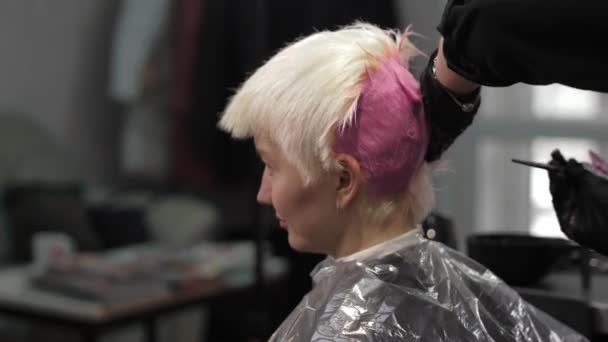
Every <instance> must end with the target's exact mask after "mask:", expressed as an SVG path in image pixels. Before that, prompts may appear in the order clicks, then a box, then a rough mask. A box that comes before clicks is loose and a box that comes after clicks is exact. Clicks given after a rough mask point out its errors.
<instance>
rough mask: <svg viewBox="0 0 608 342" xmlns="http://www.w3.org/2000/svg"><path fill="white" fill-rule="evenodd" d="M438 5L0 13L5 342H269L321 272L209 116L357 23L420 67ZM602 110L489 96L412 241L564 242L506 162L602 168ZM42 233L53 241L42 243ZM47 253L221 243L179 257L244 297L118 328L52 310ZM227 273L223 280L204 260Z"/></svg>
mask: <svg viewBox="0 0 608 342" xmlns="http://www.w3.org/2000/svg"><path fill="white" fill-rule="evenodd" d="M444 5H445V1H443V0H395V1H389V0H376V1H369V0H368V1H364V0H332V1H320V0H305V1H279V0H248V1H245V0H87V1H79V0H56V1H44V0H5V1H2V2H0V46H1V47H2V53H1V54H0V75H2V77H0V191H1V193H2V199H3V202H2V203H3V206H2V208H1V209H0V264H2V265H3V269H4V271H0V312H2V313H3V314H4V315H5V316H0V317H1V320H0V336H3V337H2V340H3V341H12V340H14V341H51V340H61V341H65V340H66V339H68V338H72V339H73V340H79V339H81V338H84V339H90V340H104V339H108V340H118V339H122V340H124V341H140V340H168V339H176V338H178V339H179V340H180V341H240V340H243V341H249V340H264V339H267V338H268V336H269V333H270V332H272V331H273V329H274V328H275V327H276V326H277V324H278V323H280V322H281V320H282V318H284V317H285V316H286V315H287V313H288V312H289V311H290V309H291V308H292V307H293V306H294V305H295V304H296V303H297V302H298V301H299V299H300V298H301V297H302V295H303V294H304V293H305V292H306V291H307V290H308V289H309V288H310V280H309V276H308V274H309V272H310V271H311V270H312V267H313V266H314V265H315V264H316V263H317V262H318V261H320V260H321V258H322V257H321V256H315V255H298V254H295V253H293V252H291V251H290V249H289V247H288V246H287V244H286V237H285V235H284V232H282V231H279V230H278V229H275V228H276V227H275V226H276V223H275V222H273V213H272V212H271V213H268V211H264V210H263V209H261V208H259V207H258V206H257V204H256V203H255V194H256V191H257V186H258V182H259V175H260V165H259V162H258V161H257V159H256V156H255V153H254V150H253V146H252V144H251V142H237V141H233V140H231V139H230V138H229V137H228V136H227V135H226V134H225V133H222V132H220V131H218V130H217V129H216V123H217V118H218V114H219V113H220V112H221V111H222V109H223V108H224V106H225V104H226V101H227V99H228V97H229V96H230V95H231V94H232V93H233V91H234V89H235V88H236V87H237V86H238V85H239V84H240V83H241V82H242V81H244V79H245V78H246V76H247V75H248V74H249V73H251V72H252V71H254V70H255V69H256V68H257V67H258V66H260V65H261V64H262V63H263V61H264V60H265V59H267V58H268V57H270V56H271V55H272V54H273V53H274V52H276V51H277V49H279V48H281V47H282V46H284V45H285V44H287V43H288V42H290V41H293V40H294V39H295V38H297V37H299V36H302V35H305V34H309V33H311V32H313V31H314V30H321V29H327V28H336V27H338V26H341V25H345V24H350V23H352V22H354V21H355V20H357V19H359V20H364V21H370V22H373V23H376V24H378V25H381V26H383V27H387V28H404V27H405V26H406V25H410V24H411V25H412V29H413V30H414V31H415V32H417V33H419V34H420V35H421V37H416V38H414V39H415V43H416V44H417V45H418V46H419V47H420V48H421V50H423V51H424V52H426V53H427V54H430V53H431V52H432V51H433V49H434V48H435V47H436V44H437V41H438V38H439V37H438V34H437V32H436V29H435V27H436V25H437V24H438V22H439V18H440V16H441V12H442V10H443V6H444ZM426 62H427V60H426V59H425V58H424V57H420V58H418V59H417V60H416V61H415V63H414V65H413V67H412V70H413V71H414V72H415V73H416V74H419V73H420V72H422V70H423V68H424V66H425V65H426ZM607 108H608V97H607V96H605V95H602V94H599V93H594V92H588V91H581V90H575V89H572V88H567V87H564V86H559V85H550V86H544V87H532V86H514V87H510V88H507V89H490V88H486V89H484V90H483V92H482V107H481V109H480V111H479V114H478V116H477V119H476V122H475V124H474V125H473V126H472V128H471V129H469V130H468V131H467V132H466V133H465V134H464V135H463V136H462V137H461V138H459V139H458V141H457V143H456V144H455V146H453V148H451V149H450V150H449V152H448V153H447V154H446V155H445V157H444V161H443V164H442V167H441V168H440V170H439V171H438V172H437V174H436V193H437V199H438V203H437V208H436V211H435V212H434V213H433V217H431V218H430V220H427V222H426V226H432V227H435V226H437V225H438V224H441V222H443V223H445V224H442V225H444V226H445V227H446V228H445V230H441V229H440V228H439V227H435V228H437V229H438V231H441V232H445V231H447V233H441V234H440V237H442V236H443V237H445V241H444V242H446V243H448V244H449V245H451V246H452V247H455V248H458V249H460V250H462V251H463V252H464V251H466V248H465V246H466V241H467V238H468V237H470V236H471V235H473V234H478V233H492V232H509V233H522V234H529V235H534V236H541V237H557V238H563V235H562V233H561V232H560V230H559V226H558V223H557V219H556V217H555V213H554V211H553V208H552V206H551V197H550V193H549V191H548V189H549V184H548V179H547V175H546V172H545V171H542V170H532V169H530V168H525V167H522V166H519V165H515V164H513V163H512V162H510V160H511V158H519V159H525V160H534V161H539V162H546V161H548V160H549V159H550V152H551V151H552V150H553V149H555V148H560V149H561V151H562V153H563V154H564V156H565V157H566V158H576V159H578V160H579V161H588V160H589V157H588V155H587V153H588V150H589V149H591V150H593V151H596V152H597V153H598V154H599V155H601V156H608V134H606V132H608V115H605V113H604V112H605V111H606V109H607ZM438 222H440V223H438ZM49 231H51V232H55V233H60V235H59V237H57V236H54V237H53V236H49V235H48V234H47V235H44V234H43V233H44V232H49ZM66 237H67V241H68V242H66ZM49 243H50V244H53V243H56V244H57V243H58V244H59V245H60V247H61V246H63V247H62V248H64V249H66V250H67V251H68V252H69V253H70V254H74V252H81V253H82V252H89V253H92V254H94V255H106V254H112V253H115V251H122V252H124V251H125V250H126V251H129V253H131V254H129V255H130V256H131V259H129V262H141V259H140V258H139V259H138V257H140V256H141V255H147V254H138V253H135V252H133V251H134V250H135V247H133V246H148V247H149V246H154V247H153V248H154V250H155V251H159V250H162V251H163V253H165V254H163V256H162V258H160V257H159V259H158V260H163V262H164V261H165V260H166V259H165V258H168V257H167V255H170V258H174V255H175V253H179V252H180V251H181V252H183V251H185V250H187V251H192V250H194V251H199V249H196V247H197V246H199V247H200V246H208V245H206V244H208V243H214V245H213V246H215V247H213V248H216V247H217V245H216V244H220V245H221V246H222V247H221V248H228V249H229V250H230V251H232V252H230V253H233V254H225V253H226V249H221V248H220V249H213V248H211V247H209V248H211V249H205V250H213V251H214V253H215V252H216V251H217V250H221V252H217V254H213V255H208V254H205V253H203V254H204V255H203V254H200V253H198V252H197V253H198V254H197V253H194V252H192V253H191V254H189V256H192V255H195V256H196V257H197V258H198V257H200V258H203V259H205V262H208V261H209V260H213V265H214V267H215V268H214V270H216V271H217V270H220V271H217V272H215V273H213V278H214V279H216V278H218V277H219V278H221V280H222V284H223V285H225V286H223V287H222V288H231V289H232V288H238V289H239V290H238V291H228V294H225V293H224V292H223V290H222V291H216V292H213V293H211V294H209V293H207V292H204V293H203V292H197V294H196V295H193V294H191V295H189V297H188V296H186V297H183V296H182V297H179V298H177V299H176V298H174V297H175V296H173V295H172V296H169V295H168V294H166V293H163V295H165V297H163V298H164V299H163V300H164V302H163V301H156V302H155V304H154V305H152V304H146V305H143V306H142V305H139V307H138V308H133V307H131V308H129V310H127V309H124V308H122V309H120V310H118V311H112V310H110V309H107V310H106V309H103V308H108V307H112V306H111V305H110V306H108V305H105V306H104V305H100V304H99V303H100V302H103V300H102V299H100V298H101V297H103V296H101V295H100V294H99V293H96V294H95V295H96V296H101V297H95V296H93V294H87V296H88V297H87V296H83V295H82V289H80V290H79V291H80V292H78V293H79V294H80V295H79V296H76V297H78V298H77V299H73V300H64V299H58V298H55V297H60V296H64V297H65V296H67V297H70V296H71V297H74V296H75V295H74V292H75V290H74V288H72V287H70V288H68V287H69V286H68V285H70V284H71V283H70V284H67V285H66V284H64V283H62V284H61V286H60V285H58V283H53V286H50V285H49V282H48V279H46V281H41V282H32V281H29V280H31V279H32V277H31V274H32V272H31V269H30V267H32V266H31V265H34V266H36V265H38V264H39V263H41V262H42V263H43V264H44V263H45V262H47V263H48V260H47V259H48V258H49V255H48V250H45V249H44V248H45V247H44V246H46V245H48V244H49ZM36 246H38V247H36ZM40 246H42V247H40ZM66 246H69V247H66ZM225 246H230V247H225ZM235 246H237V247H238V248H236V247H235ZM150 248H152V247H150ZM205 248H207V247H205ZM231 248H236V249H231ZM167 251H170V252H167ZM234 251H236V252H234ZM45 253H46V254H45ZM222 253H224V254H222ZM112 255H114V254H112ZM121 255H122V254H121ZM133 255H136V256H135V257H134V256H133ZM155 255H157V254H155ZM201 255H203V256H201ZM226 255H230V256H231V257H229V258H228V259H231V258H232V259H231V260H232V261H234V262H233V263H217V262H216V260H227V259H226V258H227V257H226ZM180 257H182V255H181V254H180ZM45 258H46V259H45ZM218 258H219V259H218ZM119 259H120V258H119ZM144 259H145V258H144ZM41 260H42V261H41ZM45 260H46V261H45ZM112 260H114V259H112ZM121 260H124V258H123V259H121ZM134 260H135V261H134ZM155 260H156V259H155ZM171 260H172V261H173V260H174V259H171ZM180 260H182V259H180ZM189 260H190V259H189ZM197 260H198V259H197ZM32 262H33V264H32ZM45 265H46V264H45ZM79 265H80V264H79ZM113 265H114V264H113ZM121 265H123V264H121ZM163 265H165V263H163ZM218 265H219V266H218ZM47 268H48V265H47ZM205 272H207V271H205ZM36 274H37V275H40V274H38V273H36ZM205 274H206V275H208V273H205ZM197 279H198V278H197ZM227 279H228V280H227ZM235 279H237V280H235ZM205 284H207V285H208V283H205ZM226 284H228V285H226ZM106 285H107V284H106ZM207 285H205V286H207ZM90 287H93V285H90V286H89V288H90ZM58 288H59V290H62V291H63V294H59V292H61V291H59V292H58ZM85 288H87V286H85ZM110 288H112V286H110ZM106 290H107V289H106ZM148 290H149V289H148ZM45 291H46V292H48V293H46V294H41V293H39V292H45ZM53 291H54V292H53ZM107 291H109V290H107ZM142 291H143V290H142ZM146 291H147V290H146ZM149 291H152V290H149ZM76 292H77V291H76ZM136 292H137V291H135V292H134V293H136ZM49 293H53V296H55V297H53V298H51V297H52V296H51V294H49ZM87 293H88V292H87ZM105 293H106V292H104V294H105ZM150 293H152V292H150ZM36 296H39V297H36ZM150 296H152V295H150ZM84 297H86V298H84ZM93 297H94V298H93ZM128 297H129V296H126V297H125V298H128ZM32 298H38V299H37V300H34V299H32ZM91 298H93V299H91ZM607 298H608V297H607ZM120 301H122V302H124V301H126V299H124V298H123V299H121V300H120ZM33 302H37V303H33ZM160 302H162V303H164V304H162V305H161V304H159V303H160ZM40 303H45V304H40ZM167 303H169V304H167ZM142 307H143V308H144V309H142ZM87 310H88V311H87ZM116 312H120V314H116ZM165 316H166V317H165ZM169 316H171V317H169ZM53 317H54V318H56V319H55V320H53V319H52V318H53ZM58 317H59V318H60V319H58ZM125 317H127V318H128V319H126V318H125ZM163 317H164V318H163ZM141 321H143V322H145V323H146V324H144V325H142V324H140V323H141ZM106 323H107V324H106ZM123 323H124V324H123ZM163 324H164V327H162V326H163ZM62 326H69V327H70V329H71V330H70V329H67V330H70V331H67V330H66V329H62V328H58V327H62ZM123 326H124V327H123ZM159 326H161V327H160V328H159ZM33 327H36V329H34V328H33ZM41 327H42V328H41ZM114 327H118V328H120V329H118V328H116V329H114ZM72 330H73V331H72ZM1 331H5V333H2V332H1ZM117 331H118V332H117ZM66 334H67V336H70V337H66ZM112 334H114V335H112ZM116 334H118V335H120V336H118V335H116ZM180 334H181V335H180ZM98 335H99V336H98ZM117 336H118V337H117Z"/></svg>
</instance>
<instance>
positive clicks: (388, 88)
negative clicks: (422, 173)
mask: <svg viewBox="0 0 608 342" xmlns="http://www.w3.org/2000/svg"><path fill="white" fill-rule="evenodd" d="M355 111H356V112H355V113H354V118H353V120H352V121H351V122H349V123H347V124H346V125H345V126H344V127H343V129H338V130H337V132H336V139H335V141H334V145H333V150H334V152H335V153H338V154H340V153H345V154H349V155H351V156H353V157H354V158H355V159H356V160H357V161H358V162H359V164H360V167H361V170H362V172H363V174H364V175H365V178H366V181H367V187H368V191H369V194H370V196H373V197H375V198H382V197H387V196H391V195H396V194H399V193H402V192H404V191H406V190H407V189H408V187H409V184H410V182H411V180H412V178H413V177H414V176H415V174H416V172H417V171H418V168H419V167H420V165H421V164H422V162H423V160H424V152H425V150H426V148H427V144H428V132H427V126H426V119H425V117H424V112H423V106H422V95H421V93H420V87H419V84H418V81H417V80H416V79H415V78H414V76H413V75H412V74H411V73H410V72H409V70H408V69H407V67H406V66H405V65H404V62H402V60H401V58H400V56H399V55H398V54H394V55H389V56H385V57H383V58H381V59H379V60H378V65H377V66H376V67H374V68H372V69H368V70H366V75H365V77H364V79H363V84H362V88H361V93H360V96H359V99H358V102H357V106H356V109H355Z"/></svg>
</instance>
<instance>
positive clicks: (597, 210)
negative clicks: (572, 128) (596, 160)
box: [549, 150, 608, 255]
mask: <svg viewBox="0 0 608 342" xmlns="http://www.w3.org/2000/svg"><path fill="white" fill-rule="evenodd" d="M549 164H550V165H552V166H554V167H556V170H552V171H549V180H550V189H549V190H550V191H551V196H552V199H553V207H554V209H555V213H556V214H557V218H558V221H559V225H560V227H561V230H562V232H564V234H566V236H567V237H568V238H570V239H572V240H573V241H576V242H578V243H579V244H580V245H582V246H584V247H587V248H591V249H594V250H595V251H597V252H599V253H602V254H604V255H608V175H606V174H603V173H602V171H601V170H599V169H596V170H595V171H592V170H593V168H592V167H591V168H590V167H589V166H584V165H583V164H581V163H579V162H578V161H576V160H574V159H570V160H566V159H565V158H564V157H563V156H562V154H561V153H560V152H559V150H555V151H553V153H552V154H551V161H550V162H549Z"/></svg>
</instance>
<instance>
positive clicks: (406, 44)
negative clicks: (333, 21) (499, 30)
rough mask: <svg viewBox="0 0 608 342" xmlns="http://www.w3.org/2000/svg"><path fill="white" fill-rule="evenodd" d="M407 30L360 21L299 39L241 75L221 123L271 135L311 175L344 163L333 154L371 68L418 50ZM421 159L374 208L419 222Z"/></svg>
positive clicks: (427, 191)
mask: <svg viewBox="0 0 608 342" xmlns="http://www.w3.org/2000/svg"><path fill="white" fill-rule="evenodd" d="M408 34H409V31H406V33H405V34H400V33H399V32H396V31H388V30H383V29H380V28H378V27H376V26H374V25H371V24H366V23H356V24H354V25H350V26H347V27H344V28H342V29H340V30H337V31H322V32H317V33H314V34H312V35H310V36H308V37H305V38H303V39H300V40H297V41H296V42H294V43H292V44H290V45H288V46H287V47H285V48H284V49H282V50H281V51H279V52H278V53H277V54H276V55H275V56H273V57H272V58H271V59H270V60H269V61H267V62H266V63H265V64H264V65H263V66H261V67H260V68H259V69H258V70H256V72H255V73H254V74H253V75H251V77H249V78H248V79H247V80H246V81H245V82H244V84H243V85H242V86H241V87H240V89H239V90H238V91H237V93H236V94H235V95H234V97H233V98H232V99H231V100H230V102H229V104H228V106H227V108H226V110H225V112H224V113H223V116H222V117H221V120H220V122H219V126H220V127H221V128H222V129H224V130H226V131H228V132H230V133H231V134H232V136H233V137H235V138H247V137H266V138H269V139H271V140H272V141H273V142H275V143H276V144H277V145H278V146H279V147H280V148H281V150H282V152H283V155H284V156H285V158H286V159H287V160H288V161H289V162H290V163H292V164H293V165H294V166H296V167H297V169H298V170H300V173H301V176H302V178H303V180H304V181H305V183H310V182H312V181H314V180H315V178H316V177H317V176H318V175H319V174H320V173H321V172H322V171H329V170H332V169H337V168H339V165H337V163H336V161H335V158H334V154H335V153H334V152H335V151H334V148H335V139H336V132H342V131H344V130H345V129H346V128H347V127H349V126H350V125H352V124H353V122H355V120H357V106H358V102H359V100H360V98H361V95H362V91H363V88H364V81H365V79H366V78H367V77H368V76H369V73H370V71H373V70H375V69H377V68H379V67H380V66H379V65H380V63H381V62H382V60H383V57H384V56H387V55H396V56H398V59H399V60H400V61H401V62H403V64H404V65H407V63H408V62H409V59H410V58H411V57H412V56H414V55H415V54H416V52H417V51H418V50H417V49H416V48H415V47H414V46H413V44H412V43H411V42H410V41H409V40H408V38H407V36H408ZM408 74H409V72H408ZM416 90H417V88H416ZM424 127H426V126H424ZM425 134H426V133H425ZM421 141H424V142H425V143H426V140H424V139H422V140H421ZM419 164H420V165H416V168H415V174H413V175H412V176H411V177H410V178H411V180H408V184H409V186H408V188H407V191H406V192H405V193H404V192H401V193H398V194H395V196H390V199H389V198H388V197H386V198H382V199H381V201H376V203H375V204H374V205H373V208H374V209H373V212H374V213H375V214H374V216H377V218H378V219H385V218H386V217H388V216H390V214H391V213H393V212H395V211H396V210H398V209H397V208H401V209H402V210H406V211H407V212H410V214H411V215H410V214H408V216H411V217H412V219H413V220H414V222H415V223H418V222H420V221H421V220H422V219H424V217H425V216H426V215H427V214H428V212H429V211H430V209H431V207H432V206H433V203H434V197H433V190H432V182H431V181H430V168H429V167H428V165H426V164H424V163H423V161H422V160H420V162H419ZM404 177H405V176H404ZM381 208H384V209H381Z"/></svg>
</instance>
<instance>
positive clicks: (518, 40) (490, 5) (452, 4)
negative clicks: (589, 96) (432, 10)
mask: <svg viewBox="0 0 608 342" xmlns="http://www.w3.org/2000/svg"><path fill="white" fill-rule="evenodd" d="M607 13H608V1H606V0H582V1H579V0H559V1H555V0H450V1H448V3H447V5H446V7H445V10H444V13H443V16H442V19H441V23H440V25H439V27H438V30H439V32H441V34H442V35H443V37H444V39H445V42H444V45H443V48H444V55H445V57H446V60H447V62H448V65H449V67H450V69H452V70H454V71H456V72H457V73H459V74H460V75H461V76H463V77H465V78H467V79H469V80H471V81H474V82H476V83H479V84H482V85H487V86H509V85H512V84H515V83H520V82H522V83H528V84H537V85H544V84H550V83H561V84H565V85H568V86H572V87H575V88H581V89H589V90H596V91H603V92H608V63H606V59H608V45H607V44H604V43H603V42H604V41H605V39H606V38H605V37H606V33H607V32H608V20H606V14H607Z"/></svg>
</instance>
